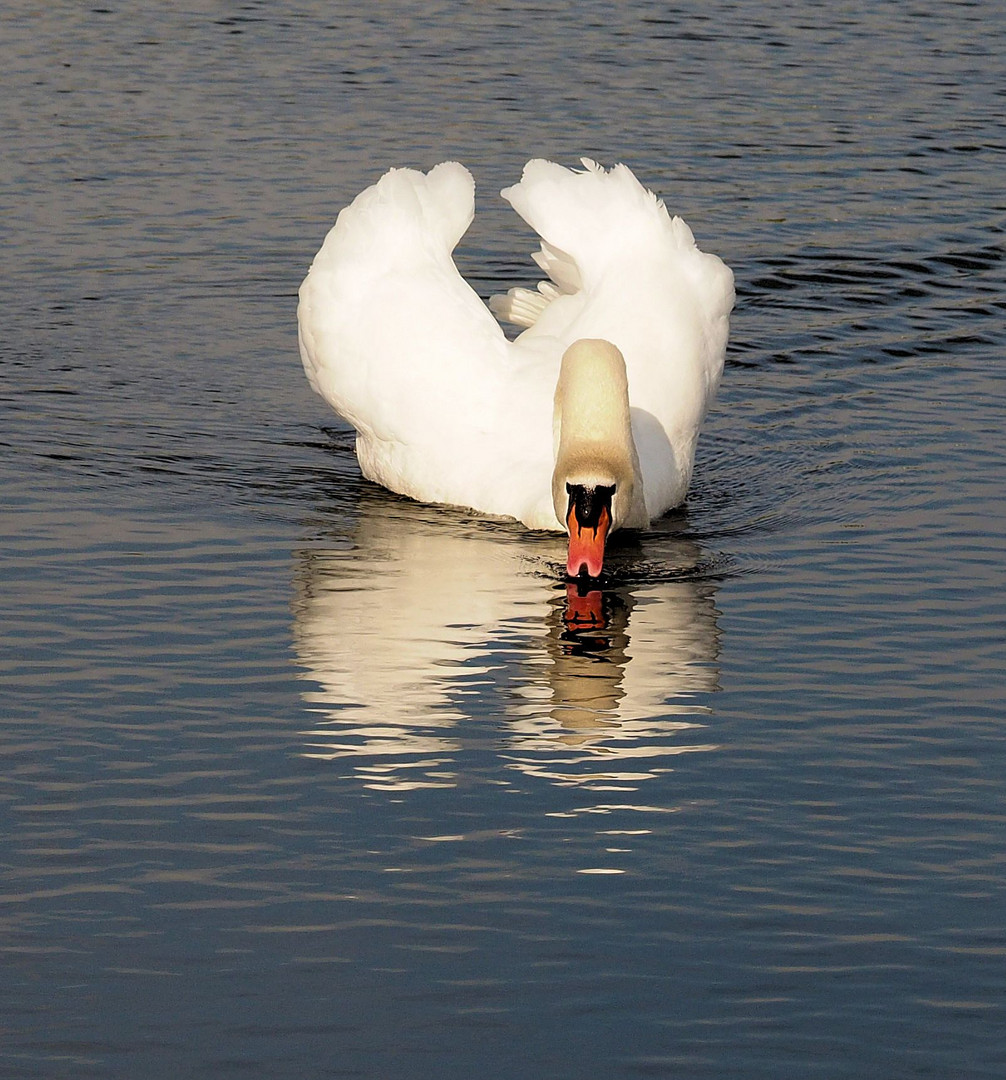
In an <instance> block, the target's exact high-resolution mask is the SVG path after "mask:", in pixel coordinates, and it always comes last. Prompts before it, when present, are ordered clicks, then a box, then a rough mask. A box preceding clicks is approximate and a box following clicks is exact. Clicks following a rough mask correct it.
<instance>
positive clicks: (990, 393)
mask: <svg viewBox="0 0 1006 1080" xmlns="http://www.w3.org/2000/svg"><path fill="white" fill-rule="evenodd" d="M2 26H3V33H2V35H0V59H2V62H3V68H4V93H3V94H2V95H0V121H2V125H3V130H4V152H3V154H2V155H0V209H2V216H0V239H2V245H0V260H2V274H0V303H2V311H3V316H4V319H3V327H4V330H3V334H2V335H0V445H2V448H3V455H2V457H0V501H2V502H0V507H2V516H0V530H2V534H3V543H2V545H0V581H2V584H3V588H2V592H0V613H2V619H3V621H2V624H0V625H2V627H3V629H2V631H0V637H2V645H3V647H2V651H0V679H2V684H0V685H2V697H0V715H2V723H0V754H2V761H3V768H2V771H0V950H2V954H3V955H2V963H0V1076H2V1077H5V1078H6V1077H11V1078H15V1077H16V1078H21V1077H46V1078H48V1077H68V1078H70V1077H72V1078H78V1077H113V1078H120V1077H121V1078H134V1077H143V1078H151V1080H156V1078H161V1077H164V1078H169V1077H170V1078H175V1077H207V1078H210V1077H212V1078H219V1077H228V1076H235V1077H242V1078H244V1077H248V1078H251V1077H263V1078H274V1077H275V1078H279V1077H298V1078H303V1077H374V1078H398V1077H401V1078H426V1077H438V1078H440V1077H447V1078H455V1077H456V1078H462V1077H464V1078H468V1077H472V1076H487V1077H493V1078H500V1080H511V1078H513V1080H516V1078H524V1077H529V1076H550V1077H557V1078H581V1077H583V1078H586V1077H598V1076H614V1077H668V1078H670V1077H673V1078H675V1080H689V1078H692V1077H695V1078H700V1077H701V1078H704V1077H709V1078H726V1077H731V1078H734V1077H736V1078H743V1080H790V1078H792V1080H804V1078H807V1077H821V1078H827V1080H832V1078H836V1080H837V1078H849V1080H852V1078H856V1080H862V1078H871V1077H876V1078H878V1080H880V1078H883V1080H909V1078H912V1080H915V1078H928V1077H932V1078H950V1077H953V1078H955V1080H956V1078H961V1077H967V1078H983V1077H988V1078H992V1077H996V1078H998V1077H1000V1076H1002V1075H1003V1073H1004V1071H1006V966H1004V958H1006V869H1004V862H1003V845H1004V836H1006V832H1004V823H1006V805H1004V793H1006V731H1004V719H1006V717H1004V708H1003V691H1002V683H1003V669H1004V653H1006V648H1004V641H1006V605H1004V601H1003V586H1004V572H1003V565H1004V550H1003V548H1004V544H1003V535H1004V532H1006V514H1004V510H1003V502H1004V500H1003V490H1004V484H1006V461H1004V457H1006V454H1004V450H1003V440H1002V426H1003V419H1002V418H1003V406H1004V404H1006V393H1004V378H1003V373H1002V357H1003V351H1004V346H1006V266H1004V254H1006V250H1004V228H1006V197H1004V195H1003V183H1002V178H1003V175H1004V168H1006V122H1004V120H1003V116H1004V115H1006V90H1004V87H1006V70H1004V69H1006V61H1004V59H1003V57H1004V53H1003V50H1002V47H1001V42H1002V40H1003V35H1004V33H1006V14H1004V13H1003V11H1002V10H1001V9H1000V8H999V7H997V6H996V5H993V4H984V3H975V4H967V3H945V2H939V3H925V4H923V3H905V4H897V5H894V4H882V5H875V4H874V5H868V4H865V3H852V2H848V3H847V2H840V3H831V4H826V5H825V4H820V5H819V4H814V3H806V4H786V3H769V4H759V5H755V6H752V5H745V4H739V3H733V4H731V3H725V2H723V3H719V2H714V3H704V4H698V3H685V4H677V5H659V4H650V3H627V4H604V3H592V2H587V3H581V4H575V5H573V4H556V5H545V6H544V7H543V6H541V5H533V6H532V5H525V4H510V5H495V6H491V7H487V6H483V5H452V4H436V3H433V4H422V3H400V4H376V3H362V4H355V5H352V7H351V8H350V7H349V6H347V5H340V4H324V3H320V2H308V3H302V4H298V5H294V4H288V3H270V4H265V3H248V4H244V5H232V6H230V7H228V6H226V5H220V4H215V3H206V2H195V3H190V4H186V5H183V6H181V7H178V6H176V5H154V4H147V3H140V4H131V5H119V4H111V5H103V6H101V7H90V6H87V5H75V4H66V3H57V4H55V5H47V6H42V7H39V6H37V5H29V4H27V3H23V2H21V0H14V3H13V4H12V5H10V4H9V5H8V8H7V13H6V14H5V15H4V16H3V23H2ZM582 154H588V155H590V156H593V157H596V158H598V159H600V160H601V161H603V162H606V163H611V162H614V161H617V160H624V161H625V162H626V163H628V164H630V165H631V166H632V167H633V168H634V169H635V170H636V172H637V174H638V175H639V176H640V178H641V179H642V180H643V182H644V183H646V184H647V185H648V186H650V187H652V188H653V189H654V190H655V191H657V192H658V194H660V195H661V197H663V198H664V199H665V200H666V201H667V203H668V205H669V207H670V208H671V209H673V210H674V211H675V212H678V213H681V214H682V215H683V216H684V217H685V218H686V220H688V221H689V223H690V224H691V225H692V227H693V229H694V231H695V234H696V237H697V238H698V240H699V242H700V244H701V245H702V246H703V247H704V248H706V249H708V250H711V251H714V252H716V253H717V254H719V255H721V256H722V257H723V258H724V259H725V260H726V261H727V262H728V263H729V264H730V265H731V266H732V267H733V268H734V271H735V273H736V276H737V283H738V306H737V310H736V312H735V317H734V320H733V329H732V335H731V346H730V350H729V354H728V362H727V370H726V373H725V376H724V380H723V387H722V392H721V395H720V400H719V403H718V405H717V408H716V410H715V412H714V413H713V414H712V416H711V417H710V420H709V422H708V425H707V428H706V430H705V432H704V434H703V437H702V440H701V442H700V450H699V459H698V463H697V469H696V480H695V483H694V486H693V490H692V493H691V495H690V497H689V501H688V504H687V506H686V507H685V508H684V509H683V510H681V511H677V512H675V513H673V514H671V515H670V516H669V517H667V518H666V519H664V520H663V521H662V522H661V523H659V525H658V527H657V528H656V530H655V531H654V532H653V533H651V534H647V535H646V536H643V537H641V538H639V540H638V541H637V542H632V541H626V542H623V544H622V546H621V547H620V548H619V549H618V550H617V551H616V553H615V559H614V565H615V575H614V580H613V583H612V585H611V587H610V588H609V589H607V590H606V592H605V594H604V596H603V598H602V603H603V611H604V616H605V625H604V626H603V627H593V628H586V629H577V628H575V627H574V628H573V629H572V630H571V629H570V626H569V619H568V610H569V604H570V600H569V598H568V597H567V595H566V591H565V589H564V587H563V586H562V585H561V584H560V583H559V582H558V581H557V580H556V578H555V573H554V571H555V566H556V564H557V562H558V560H560V559H561V557H562V545H561V544H560V543H559V541H558V540H557V539H556V538H550V537H547V536H540V535H536V536H528V535H526V534H525V533H524V532H523V530H522V529H520V528H519V527H518V526H515V525H514V526H510V525H501V524H487V523H483V522H479V521H476V520H472V519H469V518H467V517H465V516H464V515H461V514H460V513H458V512H455V511H443V510H433V509H430V508H425V507H421V506H418V505H416V504H412V503H409V502H407V501H405V500H401V499H398V498H396V497H394V496H391V495H389V494H387V493H385V492H382V491H380V490H378V489H376V488H374V487H372V486H371V485H369V484H367V483H366V482H365V481H363V480H361V478H360V476H359V472H358V470H357V467H356V463H355V458H354V456H353V453H352V439H351V437H350V436H349V435H348V434H347V432H346V431H345V429H344V427H343V426H342V424H341V422H340V421H339V420H338V419H337V418H336V417H335V416H334V415H332V414H330V413H329V412H327V411H326V408H325V407H324V405H323V403H322V402H321V401H320V399H318V398H316V397H315V396H314V395H313V394H312V393H311V392H310V390H309V388H308V386H307V383H306V381H305V380H304V378H303V374H302V371H301V369H300V361H299V358H298V355H297V346H296V328H295V303H296V289H297V286H298V284H299V282H300V279H301V278H302V276H303V274H304V272H305V270H306V268H307V266H308V265H309V263H310V260H311V257H312V256H313V254H314V252H315V250H316V249H317V247H318V246H319V244H320V242H321V239H322V238H323V236H324V233H325V231H326V230H327V228H328V227H329V225H330V224H331V222H332V220H334V217H335V214H336V212H337V211H338V209H339V208H340V207H341V206H342V205H343V204H344V203H345V202H347V201H348V200H349V199H351V198H352V197H353V196H354V195H355V194H356V193H357V192H358V191H359V190H360V189H362V188H363V187H364V186H365V185H366V184H368V183H371V182H372V181H373V180H374V179H376V178H377V176H379V175H380V173H381V172H382V171H384V170H385V169H386V168H387V167H389V166H392V165H406V164H407V165H416V166H422V167H429V166H431V165H432V164H434V163H436V162H437V161H440V160H444V159H447V158H458V159H460V160H462V161H464V162H465V163H466V164H467V165H469V167H470V168H471V169H472V170H473V172H474V174H475V177H476V181H477V183H478V185H479V187H478V191H479V203H478V206H479V214H478V217H477V220H476V223H475V225H474V226H473V228H472V230H471V232H470V233H469V236H468V237H467V238H466V240H465V241H464V242H463V245H462V250H461V251H460V252H459V254H458V261H459V264H460V265H461V267H462V269H463V270H464V272H465V273H466V274H467V275H468V276H469V277H470V279H471V280H472V282H473V284H474V285H475V287H476V288H477V289H478V291H479V292H480V293H481V295H483V296H488V295H489V294H491V293H492V292H496V291H499V289H500V287H501V286H509V285H512V284H518V283H530V282H531V281H533V280H535V275H534V273H532V271H533V270H534V267H533V266H532V264H531V263H530V261H529V260H528V259H527V257H526V252H527V251H529V250H530V249H531V247H532V246H533V245H532V242H531V238H530V236H529V235H528V234H527V232H526V230H525V229H524V228H523V227H522V226H521V225H520V224H519V223H518V222H517V220H516V218H515V217H514V216H513V214H512V213H511V212H510V211H509V210H508V209H507V207H506V206H505V205H504V204H503V203H502V202H501V200H499V199H498V197H497V196H496V192H497V191H498V189H499V188H500V187H502V186H504V185H505V184H507V183H511V182H513V181H514V180H515V179H516V178H517V177H518V176H519V171H520V168H521V166H522V165H523V163H524V161H525V160H527V159H528V158H530V157H532V156H536V155H544V156H547V157H550V158H553V159H555V160H559V161H562V162H564V163H566V164H575V162H576V160H577V159H578V158H579V157H580V156H581V155H582Z"/></svg>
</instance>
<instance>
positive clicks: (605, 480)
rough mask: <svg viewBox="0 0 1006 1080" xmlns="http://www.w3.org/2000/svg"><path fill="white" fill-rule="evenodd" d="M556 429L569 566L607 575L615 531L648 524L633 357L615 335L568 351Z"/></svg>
mask: <svg viewBox="0 0 1006 1080" xmlns="http://www.w3.org/2000/svg"><path fill="white" fill-rule="evenodd" d="M554 434H555V471H554V472H553V473H552V505H553V506H554V507H555V514H556V517H557V518H558V519H559V521H560V522H562V524H563V525H564V526H565V528H566V531H567V532H568V533H569V554H568V556H567V559H566V570H567V572H568V573H569V575H570V577H581V576H583V575H586V576H587V577H591V578H596V577H600V575H601V569H602V567H603V565H604V546H605V542H606V541H607V538H608V536H609V535H610V534H611V533H613V532H614V531H615V530H616V529H617V528H619V527H620V526H627V527H630V528H642V527H643V526H644V525H646V510H645V507H644V504H643V486H642V482H641V481H640V478H639V458H638V456H637V454H636V447H635V444H634V443H633V441H632V425H631V423H630V418H629V387H628V381H627V378H626V374H625V360H624V359H623V357H622V354H621V352H619V350H618V349H617V348H616V347H615V346H614V345H612V344H611V342H610V341H601V340H595V339H583V340H580V341H576V342H574V343H573V344H572V345H570V347H569V348H568V349H567V350H566V352H565V354H564V355H563V358H562V367H561V368H560V371H559V381H558V383H557V384H556V388H555V412H554Z"/></svg>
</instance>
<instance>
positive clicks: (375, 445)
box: [298, 159, 733, 530]
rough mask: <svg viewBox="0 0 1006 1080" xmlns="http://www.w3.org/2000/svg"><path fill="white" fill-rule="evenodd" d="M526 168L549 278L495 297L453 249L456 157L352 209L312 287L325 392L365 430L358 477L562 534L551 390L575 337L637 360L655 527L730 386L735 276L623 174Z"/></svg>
mask: <svg viewBox="0 0 1006 1080" xmlns="http://www.w3.org/2000/svg"><path fill="white" fill-rule="evenodd" d="M583 164H584V171H582V172H581V171H572V170H569V169H566V168H564V167H562V166H560V165H556V164H553V163H551V162H547V161H540V160H536V161H531V162H529V163H528V164H527V166H526V167H525V169H524V174H523V177H522V179H521V181H520V183H518V184H516V185H514V186H513V187H510V188H507V189H506V190H505V191H504V192H503V197H504V198H505V199H507V200H508V201H509V202H510V204H511V205H512V206H513V207H514V209H515V210H516V211H517V212H518V213H519V214H520V215H521V217H523V218H524V219H525V221H527V222H528V224H529V225H531V227H532V228H534V229H535V231H536V232H537V233H538V234H539V235H540V236H541V238H542V244H541V250H540V252H537V253H536V254H535V255H534V259H535V262H536V263H537V264H538V266H539V267H541V269H542V270H544V271H545V273H546V274H547V275H548V276H549V279H550V281H548V282H543V283H542V284H541V285H539V287H538V290H537V291H533V290H529V289H524V288H517V289H512V290H510V292H509V293H508V294H507V295H506V296H505V297H496V298H494V299H493V301H492V307H493V310H494V311H495V312H496V313H497V314H498V315H499V316H500V317H501V318H504V319H508V320H511V321H514V322H516V323H517V324H518V325H522V326H526V327H527V329H526V330H525V331H524V332H523V333H522V334H521V335H520V336H519V337H518V338H517V339H516V341H513V342H510V341H508V340H507V339H506V337H505V335H504V334H503V332H502V330H501V328H500V326H499V324H498V323H497V322H496V320H495V319H494V318H493V316H492V314H491V313H490V311H489V310H488V309H487V307H486V305H485V304H484V303H483V302H482V301H481V300H480V299H479V297H478V296H477V295H476V294H475V293H474V291H473V290H472V289H471V288H470V287H469V286H468V285H467V283H466V282H465V281H464V280H463V279H462V278H461V276H460V275H459V274H458V272H457V269H456V267H455V265H454V262H453V259H452V257H451V253H452V251H453V249H454V247H455V245H456V244H457V242H458V240H459V239H460V238H461V236H463V235H464V232H465V230H466V229H467V228H468V226H469V224H470V223H471V220H472V216H473V212H474V184H473V181H472V178H471V175H470V174H469V172H468V171H467V170H466V169H465V168H464V167H463V166H462V165H459V164H458V163H456V162H445V163H443V164H441V165H438V166H437V167H436V168H434V169H432V170H431V171H430V172H429V173H426V174H424V173H421V172H417V171H414V170H411V169H393V170H392V171H391V172H389V173H387V174H386V175H385V176H383V177H382V178H381V179H380V180H379V181H378V182H377V183H376V184H375V185H373V186H372V187H370V188H368V189H367V190H366V191H364V192H363V193H362V194H360V195H359V196H357V198H356V199H355V200H354V201H353V202H352V204H351V205H350V206H348V207H346V209H344V210H343V211H342V212H341V213H340V214H339V217H338V220H337V221H336V224H335V226H334V228H333V229H332V230H331V231H330V232H329V234H328V237H327V238H326V240H325V243H324V245H323V246H322V248H321V250H320V251H319V252H318V255H317V256H316V258H315V260H314V263H313V265H312V267H311V270H310V272H309V273H308V275H307V277H306V278H305V279H304V282H303V284H302V285H301V289H300V305H299V308H298V323H299V331H300V346H301V356H302V358H303V361H304V368H305V371H306V373H307V377H308V379H309V380H310V382H311V385H312V387H313V388H314V389H315V390H316V391H317V392H318V393H319V394H321V395H322V397H324V398H325V399H326V401H328V402H329V403H330V404H331V405H332V407H333V408H334V409H335V410H336V411H337V412H338V413H339V414H340V415H341V416H343V417H345V419H346V420H348V421H349V422H350V423H351V424H352V425H353V426H354V427H355V428H356V431H357V455H358V457H359V460H360V466H361V468H362V470H363V472H364V474H365V475H366V476H367V477H369V478H370V479H372V480H375V481H376V482H378V483H381V484H383V485H385V486H386V487H388V488H391V489H392V490H394V491H398V492H400V493H402V494H404V495H409V496H411V497H412V498H415V499H419V500H422V501H425V502H439V503H452V504H456V505H459V506H465V507H470V508H472V509H474V510H476V511H479V512H481V513H485V514H490V515H500V516H508V517H514V518H517V519H518V520H520V521H523V522H524V523H525V524H526V525H528V526H529V527H531V528H540V529H556V530H558V529H562V528H563V526H562V524H561V523H560V522H559V520H558V519H557V517H556V513H555V510H554V508H553V504H552V496H551V480H552V471H553V467H554V448H553V443H552V421H553V415H552V414H553V395H554V392H555V388H556V381H557V378H558V372H559V362H560V359H561V357H562V354H563V352H564V351H565V350H566V348H567V347H568V346H569V345H571V344H572V343H573V342H574V341H576V340H579V339H581V338H601V339H604V340H607V341H611V342H613V343H614V344H615V345H617V346H618V348H619V349H620V350H621V352H622V354H623V355H624V357H625V364H626V369H627V373H628V384H629V401H630V404H631V407H632V413H631V416H632V435H633V439H634V440H635V445H636V448H637V451H638V455H639V463H640V472H641V477H642V482H643V488H644V498H645V505H646V512H647V515H648V517H649V518H650V520H653V519H654V518H655V517H657V516H659V515H660V514H662V513H663V512H664V511H665V510H667V509H669V508H670V507H671V506H673V505H675V504H677V503H678V502H680V501H681V500H682V499H683V498H684V496H685V493H686V492H687V489H688V485H689V482H690V479H691V472H692V464H693V460H694V451H695V441H696V438H697V436H698V431H699V427H700V425H701V423H702V420H703V418H704V416H705V414H706V410H707V409H708V407H709V404H710V403H711V401H712V398H713V396H714V394H715V391H716V387H717V385H718V383H719V378H720V373H721V371H722V367H723V355H724V350H725V347H726V339H727V329H728V317H729V313H730V310H731V307H732V305H733V275H732V274H731V272H730V270H729V269H728V268H727V267H726V266H725V265H724V264H723V263H722V262H721V261H720V260H719V259H718V258H716V256H714V255H708V254H704V253H702V252H701V251H699V250H698V248H697V247H696V246H695V241H694V239H693V237H692V234H691V231H690V230H689V228H688V226H687V225H685V223H684V222H683V221H681V220H680V219H679V218H671V217H670V216H669V215H668V213H667V211H666V210H665V209H664V206H663V204H662V203H660V202H659V201H658V200H657V199H656V198H655V197H654V196H653V195H652V194H651V193H650V192H648V191H646V190H645V189H644V188H643V187H642V186H641V185H640V184H639V182H638V181H637V180H636V178H635V176H633V174H632V172H631V171H630V170H629V169H628V168H626V167H625V166H624V165H616V166H615V167H614V168H613V169H611V170H610V171H606V170H604V169H603V168H601V167H600V166H599V165H597V164H596V163H594V162H591V161H588V160H586V159H585V160H584V162H583Z"/></svg>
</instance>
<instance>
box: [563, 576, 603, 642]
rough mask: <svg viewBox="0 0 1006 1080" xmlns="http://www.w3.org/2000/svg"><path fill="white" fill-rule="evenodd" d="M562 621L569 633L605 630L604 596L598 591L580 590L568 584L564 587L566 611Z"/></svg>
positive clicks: (571, 583) (580, 588) (577, 586)
mask: <svg viewBox="0 0 1006 1080" xmlns="http://www.w3.org/2000/svg"><path fill="white" fill-rule="evenodd" d="M562 621H563V622H564V623H565V624H566V629H567V630H568V631H570V632H575V631H577V630H605V629H607V626H608V620H607V619H606V618H605V616H604V596H603V594H602V593H601V591H600V590H599V589H590V590H589V591H588V590H587V589H586V588H582V587H581V586H579V585H575V584H574V583H573V582H569V583H567V585H566V609H565V611H563V613H562Z"/></svg>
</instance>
